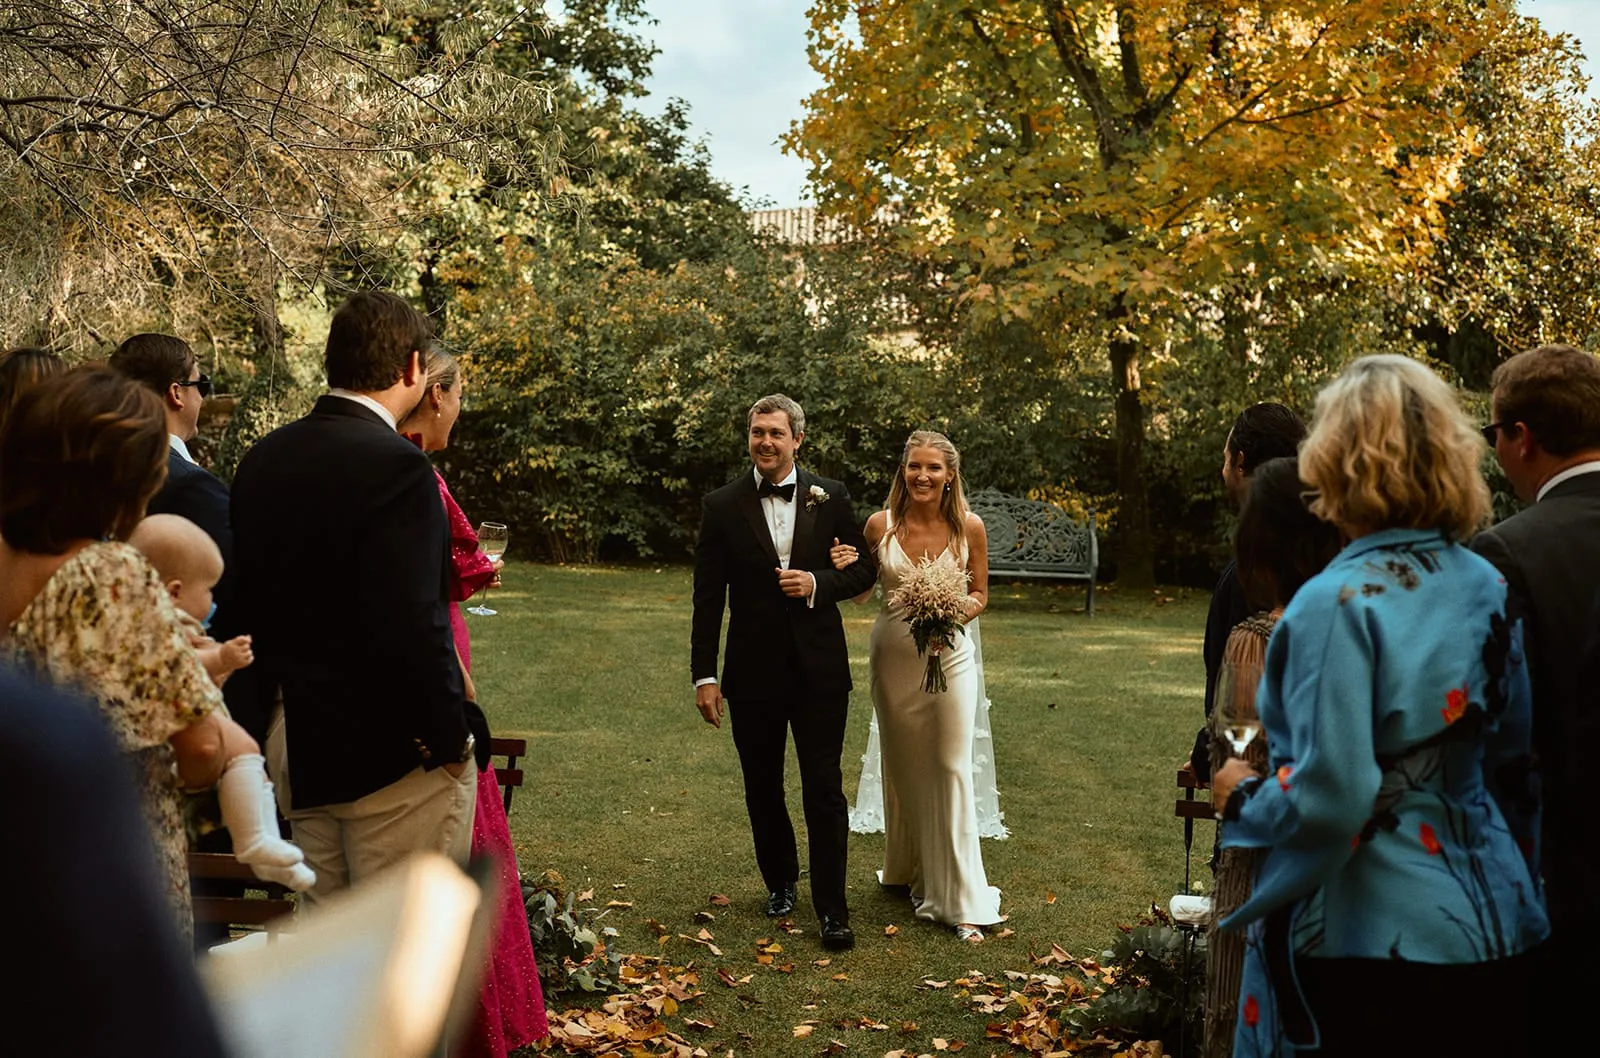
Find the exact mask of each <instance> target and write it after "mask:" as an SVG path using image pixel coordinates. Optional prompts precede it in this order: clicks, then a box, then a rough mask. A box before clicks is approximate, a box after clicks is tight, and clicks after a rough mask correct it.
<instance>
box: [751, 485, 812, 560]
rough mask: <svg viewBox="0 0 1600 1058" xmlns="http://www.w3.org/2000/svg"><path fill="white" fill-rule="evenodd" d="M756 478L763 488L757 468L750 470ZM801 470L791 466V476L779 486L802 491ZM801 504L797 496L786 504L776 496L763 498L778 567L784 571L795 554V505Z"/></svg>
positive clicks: (763, 508)
mask: <svg viewBox="0 0 1600 1058" xmlns="http://www.w3.org/2000/svg"><path fill="white" fill-rule="evenodd" d="M750 471H751V473H753V474H754V475H755V476H756V488H758V489H759V488H760V487H761V471H759V470H757V469H756V468H755V467H751V468H750ZM799 481H800V468H799V467H796V466H791V467H790V468H789V476H788V477H786V478H784V479H783V480H782V481H779V482H775V484H777V485H793V486H794V487H795V492H796V493H798V492H799V491H800V485H799ZM798 502H800V497H799V496H798V495H797V496H795V497H794V499H792V500H789V501H787V502H785V501H784V500H782V499H779V498H778V497H777V496H774V495H767V496H763V497H761V511H762V513H763V514H765V515H766V516H767V531H768V532H770V533H771V534H772V546H773V549H774V550H776V551H777V552H778V565H780V566H782V567H783V568H784V569H788V568H789V557H790V555H791V554H793V552H794V505H795V504H796V503H798Z"/></svg>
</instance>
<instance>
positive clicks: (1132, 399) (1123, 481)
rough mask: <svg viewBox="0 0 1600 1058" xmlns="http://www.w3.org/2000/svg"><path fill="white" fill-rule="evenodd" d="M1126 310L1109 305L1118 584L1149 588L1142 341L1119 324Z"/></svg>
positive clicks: (1152, 571) (1151, 549) (1151, 545)
mask: <svg viewBox="0 0 1600 1058" xmlns="http://www.w3.org/2000/svg"><path fill="white" fill-rule="evenodd" d="M1127 314H1128V310H1127V309H1126V307H1124V306H1123V304H1122V299H1121V298H1118V299H1117V300H1116V301H1115V302H1114V303H1113V304H1112V305H1111V307H1110V308H1109V309H1107V310H1106V320H1107V322H1109V323H1110V324H1111V327H1112V333H1111V341H1110V353H1111V382H1112V385H1113V386H1114V387H1115V390H1116V394H1117V492H1118V493H1119V495H1120V503H1121V509H1120V510H1119V511H1118V512H1117V544H1118V547H1117V583H1118V584H1119V585H1122V586H1123V587H1127V588H1151V587H1154V586H1155V583H1156V567H1155V541H1154V539H1153V538H1152V535H1151V531H1150V497H1149V493H1148V490H1147V488H1146V486H1145V480H1144V407H1143V405H1141V404H1140V403H1139V344H1138V342H1136V341H1135V340H1133V339H1132V338H1130V337H1128V336H1126V335H1124V334H1119V333H1118V332H1117V328H1118V327H1119V326H1120V325H1121V324H1122V322H1123V321H1124V320H1125V319H1126V317H1127Z"/></svg>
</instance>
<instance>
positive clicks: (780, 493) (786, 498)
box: [756, 478, 794, 503]
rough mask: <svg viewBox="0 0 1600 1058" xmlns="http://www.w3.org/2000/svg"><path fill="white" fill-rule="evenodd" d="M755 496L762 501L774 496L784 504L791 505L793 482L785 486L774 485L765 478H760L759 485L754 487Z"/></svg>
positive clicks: (792, 500)
mask: <svg viewBox="0 0 1600 1058" xmlns="http://www.w3.org/2000/svg"><path fill="white" fill-rule="evenodd" d="M756 495H757V496H759V497H761V498H762V499H765V498H766V497H768V496H776V497H778V499H780V500H782V501H783V502H784V503H793V502H794V482H792V481H791V482H789V484H787V485H774V484H773V483H772V482H770V481H768V480H767V479H766V478H762V479H761V484H759V485H757V486H756Z"/></svg>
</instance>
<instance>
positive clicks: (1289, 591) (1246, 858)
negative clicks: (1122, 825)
mask: <svg viewBox="0 0 1600 1058" xmlns="http://www.w3.org/2000/svg"><path fill="white" fill-rule="evenodd" d="M1304 494H1305V486H1304V485H1303V484H1302V483H1301V481H1300V473H1299V468H1298V465H1297V463H1296V461H1295V459H1294V458H1292V457H1280V458H1278V459H1269V460H1267V461H1266V462H1265V463H1262V464H1261V465H1260V466H1258V467H1257V468H1256V469H1255V471H1254V472H1252V473H1251V475H1250V488H1249V491H1248V493H1247V494H1246V497H1245V501H1244V508H1243V509H1242V510H1241V512H1240V514H1239V529H1238V532H1237V533H1236V534H1235V536H1234V539H1233V551H1234V555H1235V561H1236V563H1237V570H1238V578H1239V584H1240V585H1241V586H1242V587H1243V588H1244V592H1245V597H1246V599H1247V600H1248V601H1249V604H1250V606H1251V607H1252V608H1253V609H1254V611H1255V612H1254V613H1252V614H1251V616H1249V617H1247V618H1245V619H1244V620H1243V621H1241V622H1239V623H1238V624H1237V625H1235V626H1234V629H1233V631H1232V632H1231V633H1229V635H1228V642H1227V646H1226V647H1225V648H1224V650H1223V652H1222V664H1221V666H1220V668H1219V670H1218V673H1217V686H1216V688H1215V690H1216V695H1215V702H1216V705H1215V708H1214V709H1213V710H1212V713H1211V732H1210V733H1211V769H1210V771H1209V772H1208V773H1207V778H1208V779H1209V778H1211V776H1212V775H1214V774H1215V773H1216V772H1218V771H1220V770H1221V769H1222V768H1223V767H1224V766H1225V764H1226V762H1227V761H1229V760H1232V759H1234V758H1235V757H1236V756H1237V754H1236V753H1235V752H1234V749H1233V746H1232V743H1231V742H1230V740H1229V737H1228V732H1229V730H1230V729H1232V730H1233V732H1234V734H1235V736H1241V735H1243V734H1248V733H1249V731H1250V728H1249V727H1248V726H1247V725H1252V724H1255V725H1259V723H1260V719H1259V717H1258V716H1257V714H1256V706H1255V701H1256V689H1257V687H1258V685H1259V684H1260V682H1261V670H1262V667H1263V665H1264V664H1265V662H1266V653H1267V641H1268V639H1269V638H1270V637H1271V635H1272V630H1273V628H1274V627H1275V626H1276V625H1277V623H1278V618H1280V617H1282V616H1283V608H1284V607H1285V606H1286V605H1288V603H1289V601H1290V600H1291V599H1293V598H1294V594H1295V592H1297V591H1299V590H1300V586H1301V585H1302V584H1304V583H1305V582H1306V581H1308V580H1310V579H1311V578H1312V577H1314V576H1316V575H1317V574H1318V573H1320V572H1321V571H1322V569H1323V567H1324V566H1326V565H1327V564H1328V560H1329V559H1331V558H1333V556H1334V555H1336V554H1337V553H1338V552H1339V548H1340V544H1341V540H1340V538H1339V530H1337V529H1335V528H1334V527H1333V526H1332V525H1331V524H1329V523H1328V522H1325V521H1323V520H1322V519H1321V518H1318V517H1317V516H1316V515H1314V514H1312V513H1311V511H1310V510H1309V509H1308V508H1307V507H1306V501H1305V495H1304ZM1267 749H1268V747H1267V740H1266V739H1265V738H1262V737H1259V736H1257V737H1255V738H1254V739H1253V741H1250V742H1249V743H1248V745H1247V746H1246V749H1245V752H1244V755H1243V759H1244V760H1245V761H1247V762H1248V763H1249V764H1250V765H1251V767H1252V768H1254V769H1256V770H1261V769H1263V768H1265V767H1266V763H1267ZM1263 856H1264V854H1263V852H1262V851H1261V850H1260V849H1223V850H1222V851H1221V852H1220V853H1219V854H1218V856H1217V863H1216V884H1215V885H1214V887H1213V889H1212V895H1211V906H1212V913H1213V915H1214V916H1215V917H1217V918H1223V917H1226V916H1227V915H1230V914H1232V913H1233V912H1234V911H1235V910H1236V909H1237V908H1238V907H1239V906H1240V905H1241V904H1243V903H1244V902H1245V900H1246V899H1247V898H1248V897H1249V896H1250V885H1251V881H1252V879H1254V878H1255V874H1256V871H1257V870H1258V869H1259V868H1260V866H1261V860H1262V858H1263ZM1244 950H1245V945H1244V938H1243V937H1242V936H1241V935H1240V934H1239V933H1237V932H1233V931H1213V932H1212V934H1211V935H1210V937H1209V938H1208V939H1207V942H1206V1003H1205V1010H1206V1029H1205V1042H1204V1045H1203V1047H1202V1049H1201V1053H1202V1054H1203V1055H1206V1056H1207V1058H1228V1056H1229V1055H1231V1054H1232V1053H1233V1035H1234V1026H1235V1023H1236V1021H1237V1015H1238V1001H1239V982H1240V975H1241V974H1242V972H1243V968H1244Z"/></svg>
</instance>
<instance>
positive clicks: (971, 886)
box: [851, 529, 1005, 926]
mask: <svg viewBox="0 0 1600 1058" xmlns="http://www.w3.org/2000/svg"><path fill="white" fill-rule="evenodd" d="M879 556H880V560H879V563H878V569H879V577H880V578H881V580H882V583H883V588H884V594H885V598H887V595H888V593H889V592H890V591H893V590H894V589H895V588H896V587H897V586H898V585H899V583H900V578H901V577H902V576H903V575H904V573H905V571H906V570H907V569H909V568H910V567H911V565H912V562H911V559H910V558H909V557H907V555H906V553H905V551H904V549H903V548H901V546H900V543H899V541H898V540H897V539H896V537H895V534H894V533H893V531H892V529H891V531H889V532H887V533H885V535H884V543H883V544H882V545H881V546H880V548H879ZM965 557H966V556H965V555H963V556H962V564H963V566H964V565H965ZM969 629H970V630H972V631H974V632H975V631H976V626H975V623H974V625H971V626H969ZM973 638H974V637H973V636H972V635H961V636H957V637H956V644H955V646H954V648H952V649H947V650H946V651H945V652H944V658H943V664H944V675H945V680H946V682H947V684H948V687H947V689H946V690H945V691H944V693H942V694H929V693H928V692H926V691H924V690H923V689H922V681H923V674H924V672H925V670H926V668H927V659H926V658H925V657H922V656H920V655H918V653H917V647H916V644H915V643H914V642H913V641H912V639H911V626H910V625H909V624H907V623H906V622H905V621H904V620H902V614H900V613H899V612H897V611H896V610H895V609H893V608H892V607H890V606H889V605H888V603H887V602H885V604H884V607H883V609H882V610H880V611H879V613H878V619H877V621H876V623H874V624H873V626H872V640H871V644H872V645H871V664H872V706H873V713H874V719H875V720H876V725H877V734H878V738H879V748H880V750H881V754H882V769H883V774H882V778H883V816H884V832H885V840H884V858H883V870H882V871H880V872H879V874H878V879H879V881H880V882H882V883H883V884H884V885H905V886H909V887H910V889H911V899H912V903H913V905H914V906H915V908H916V914H917V917H919V918H925V919H929V920H932V921H934V922H943V923H947V924H952V925H953V924H955V923H961V922H965V923H971V924H973V925H979V926H985V925H991V924H993V923H996V922H999V921H1001V917H1002V916H1001V914H1000V890H998V889H996V888H995V887H994V886H991V885H990V884H989V881H988V878H987V877H986V876H985V874H984V869H983V853H982V851H981V850H980V849H979V847H978V837H979V827H978V813H977V805H976V798H975V792H974V781H973V747H974V742H975V739H974V728H975V724H976V722H977V716H978V713H979V709H980V703H981V700H982V678H981V670H980V665H979V661H978V656H979V655H978V652H977V650H976V649H975V644H974V641H973ZM987 748H988V743H987V741H986V740H985V742H984V749H985V751H986V750H987ZM869 756H870V752H869ZM869 764H870V761H869ZM990 767H991V769H992V762H991V765H990ZM866 787H867V775H866V773H863V777H862V792H865V791H866ZM990 792H991V793H992V786H991V791H990ZM864 800H865V798H864V797H862V796H860V795H859V794H858V797H857V811H856V812H853V813H852V818H851V825H852V827H855V828H856V829H861V827H859V826H857V824H858V822H865V820H858V819H857V815H858V814H859V813H860V811H861V809H862V808H863V805H862V803H861V802H862V801H864ZM995 814H996V816H997V817H998V811H996V813H995ZM995 822H996V825H998V823H999V821H998V818H997V819H996V820H995ZM1004 833H1005V831H1004V827H1003V826H1001V827H1000V835H1001V836H1003V835H1004Z"/></svg>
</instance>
